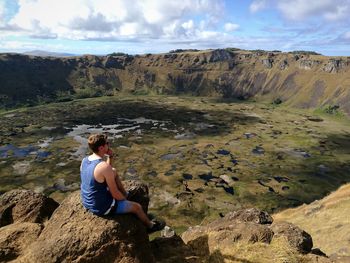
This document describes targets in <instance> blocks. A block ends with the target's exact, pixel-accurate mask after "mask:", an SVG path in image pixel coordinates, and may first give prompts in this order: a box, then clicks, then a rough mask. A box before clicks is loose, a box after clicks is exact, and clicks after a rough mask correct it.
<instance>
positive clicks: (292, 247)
mask: <svg viewBox="0 0 350 263" xmlns="http://www.w3.org/2000/svg"><path fill="white" fill-rule="evenodd" d="M126 185H127V189H129V191H131V192H132V194H133V195H132V196H133V200H135V201H138V202H140V203H142V205H143V207H144V209H145V210H146V208H147V206H148V201H149V198H148V188H147V187H146V186H145V185H143V184H141V183H138V182H129V183H127V184H126ZM0 220H1V221H0V222H1V227H0V262H9V261H12V262H125V263H126V262H127V263H131V262H135V263H136V262H137V263H141V262H145V263H146V262H147V263H151V262H331V261H330V260H329V259H328V258H327V257H326V256H325V255H324V254H322V252H321V251H320V250H317V249H312V247H313V244H312V238H311V236H310V235H309V234H308V233H306V232H305V231H303V230H302V229H300V228H298V227H296V226H295V225H293V224H291V223H287V222H279V223H273V219H272V217H271V216H270V215H269V214H267V213H266V212H263V211H260V210H258V209H255V208H252V209H242V210H238V211H232V212H231V213H228V214H227V215H226V216H224V217H223V218H219V219H217V220H216V221H214V222H211V223H209V224H208V225H203V226H194V227H190V228H189V229H188V230H187V231H186V232H184V233H183V234H182V237H180V236H178V235H176V234H175V235H174V236H172V237H158V238H155V239H154V240H152V241H149V237H148V235H147V232H146V229H145V227H144V226H143V225H142V223H141V222H140V221H139V220H138V219H137V218H136V217H134V216H133V215H120V216H116V217H98V216H95V215H93V214H91V213H90V212H88V211H86V209H84V208H83V206H82V205H81V202H80V192H79V191H77V192H74V193H72V194H70V195H69V196H68V197H67V198H66V199H65V200H64V201H63V202H62V203H61V204H60V205H59V204H58V203H56V202H55V201H54V200H52V199H50V198H47V197H45V196H43V195H41V194H37V193H33V192H31V191H28V190H12V191H10V192H7V193H5V194H3V195H1V196H0ZM242 260H243V261H242ZM286 260H287V261H286Z"/></svg>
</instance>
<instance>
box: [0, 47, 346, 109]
mask: <svg viewBox="0 0 350 263" xmlns="http://www.w3.org/2000/svg"><path fill="white" fill-rule="evenodd" d="M117 55H118V54H117ZM349 71H350V58H349V57H339V58H335V57H325V56H321V55H309V54H289V53H280V52H275V53H273V52H263V51H256V52H251V51H243V50H234V49H218V50H205V51H181V52H178V53H176V52H173V53H166V54H154V55H152V54H147V55H136V56H130V55H120V56H115V55H110V56H81V57H68V58H53V57H35V56H25V55H18V54H2V55H0V80H1V86H0V105H2V106H6V105H7V106H16V105H18V104H25V103H37V102H45V101H53V100H55V101H57V100H58V101H59V100H66V99H71V98H80V97H93V96H100V95H115V94H119V93H120V92H128V93H134V94H188V95H201V96H222V97H224V98H239V99H248V98H253V97H254V99H257V100H266V101H269V102H272V101H274V100H276V99H277V100H278V101H282V102H285V104H287V105H291V106H295V107H299V108H317V107H325V106H332V105H338V106H340V107H341V110H343V111H344V112H346V113H347V114H348V115H349V114H350V104H349V103H348V102H349V100H350V74H349Z"/></svg>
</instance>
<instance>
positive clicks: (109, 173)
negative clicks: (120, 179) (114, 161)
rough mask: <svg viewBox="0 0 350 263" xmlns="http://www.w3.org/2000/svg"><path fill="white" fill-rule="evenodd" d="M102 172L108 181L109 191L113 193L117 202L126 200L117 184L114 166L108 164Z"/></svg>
mask: <svg viewBox="0 0 350 263" xmlns="http://www.w3.org/2000/svg"><path fill="white" fill-rule="evenodd" d="M101 172H102V174H103V176H104V178H105V180H106V183H107V186H108V189H109V191H110V192H111V195H112V196H113V198H114V199H116V200H125V196H124V195H123V193H122V192H121V191H120V190H119V189H118V186H117V183H116V182H115V179H114V172H113V169H112V166H110V165H109V164H107V163H106V164H105V165H104V167H103V170H102V171H101Z"/></svg>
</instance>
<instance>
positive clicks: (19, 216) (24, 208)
mask: <svg viewBox="0 0 350 263" xmlns="http://www.w3.org/2000/svg"><path fill="white" fill-rule="evenodd" d="M57 207H58V203H57V202H56V201H54V200H53V199H51V198H48V197H46V196H43V195H41V194H37V193H34V192H32V191H27V190H12V191H9V192H7V193H5V194H3V195H1V196H0V227H2V226H6V225H9V224H13V223H22V222H31V223H43V222H44V221H46V220H48V219H49V218H50V217H51V215H52V213H53V211H54V210H55V209H56V208H57Z"/></svg>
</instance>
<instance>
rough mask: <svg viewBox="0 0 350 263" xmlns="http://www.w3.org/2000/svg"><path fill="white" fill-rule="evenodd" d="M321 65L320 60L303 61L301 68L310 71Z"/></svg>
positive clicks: (301, 61)
mask: <svg viewBox="0 0 350 263" xmlns="http://www.w3.org/2000/svg"><path fill="white" fill-rule="evenodd" d="M319 64H321V62H320V61H318V60H311V59H303V60H300V62H299V68H301V69H306V70H310V69H312V68H313V67H314V66H316V65H319Z"/></svg>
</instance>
